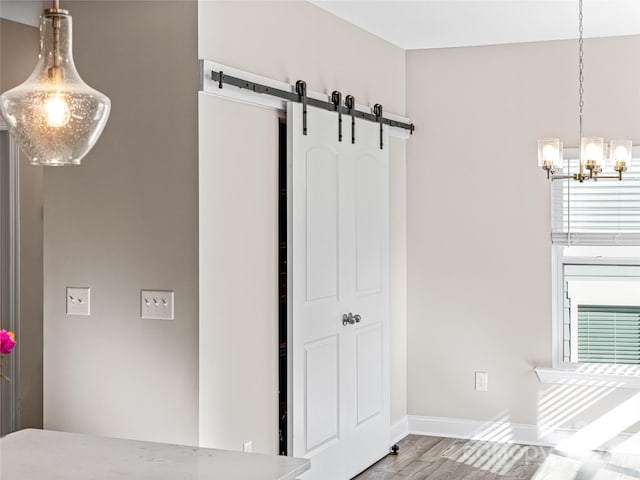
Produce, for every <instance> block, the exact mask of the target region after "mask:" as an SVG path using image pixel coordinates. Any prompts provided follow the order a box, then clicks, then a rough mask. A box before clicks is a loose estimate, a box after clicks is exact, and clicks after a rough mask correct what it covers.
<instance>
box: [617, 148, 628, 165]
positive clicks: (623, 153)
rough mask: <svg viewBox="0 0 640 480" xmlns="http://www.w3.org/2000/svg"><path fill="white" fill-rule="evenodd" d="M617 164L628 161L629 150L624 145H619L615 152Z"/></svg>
mask: <svg viewBox="0 0 640 480" xmlns="http://www.w3.org/2000/svg"><path fill="white" fill-rule="evenodd" d="M614 158H615V161H616V162H624V161H626V160H627V149H626V147H624V146H623V145H618V146H617V147H616V150H615V152H614Z"/></svg>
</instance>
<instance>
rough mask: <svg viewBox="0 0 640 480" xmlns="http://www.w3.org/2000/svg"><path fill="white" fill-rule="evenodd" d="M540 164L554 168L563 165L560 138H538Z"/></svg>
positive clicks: (540, 165)
mask: <svg viewBox="0 0 640 480" xmlns="http://www.w3.org/2000/svg"><path fill="white" fill-rule="evenodd" d="M538 166H539V167H545V168H547V169H553V170H557V169H559V168H561V167H562V142H561V141H560V139H559V138H541V139H540V140H538Z"/></svg>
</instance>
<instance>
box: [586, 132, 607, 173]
mask: <svg viewBox="0 0 640 480" xmlns="http://www.w3.org/2000/svg"><path fill="white" fill-rule="evenodd" d="M580 163H582V165H590V164H591V165H596V166H598V167H604V164H605V156H604V138H602V137H583V138H581V139H580Z"/></svg>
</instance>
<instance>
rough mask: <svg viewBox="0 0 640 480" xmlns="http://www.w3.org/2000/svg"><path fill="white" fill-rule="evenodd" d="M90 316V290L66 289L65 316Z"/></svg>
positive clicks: (86, 288) (83, 288)
mask: <svg viewBox="0 0 640 480" xmlns="http://www.w3.org/2000/svg"><path fill="white" fill-rule="evenodd" d="M90 314H91V289H90V288H89V287H67V315H90Z"/></svg>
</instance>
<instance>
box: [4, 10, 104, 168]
mask: <svg viewBox="0 0 640 480" xmlns="http://www.w3.org/2000/svg"><path fill="white" fill-rule="evenodd" d="M110 109H111V102H110V100H109V98H108V97H107V96H105V95H103V94H102V93H100V92H98V91H97V90H94V89H93V88H91V87H90V86H89V85H87V84H86V83H85V82H84V81H83V80H82V78H80V75H79V74H78V71H77V70H76V67H75V65H74V63H73V51H72V31H71V15H69V12H68V11H67V10H63V9H61V8H60V6H59V0H53V6H52V8H49V9H46V10H45V11H44V13H43V14H42V16H41V17H40V55H39V59H38V63H37V65H36V67H35V70H34V71H33V73H32V74H31V76H30V77H29V78H28V79H27V80H26V81H25V82H24V83H22V84H21V85H18V86H17V87H15V88H13V89H11V90H9V91H7V92H5V93H3V94H2V95H0V112H1V113H2V116H3V117H4V119H5V121H6V123H7V127H8V130H9V133H10V134H11V136H12V137H13V138H14V140H15V141H16V142H17V143H18V145H19V146H20V149H21V150H22V151H23V152H24V153H25V154H26V155H27V156H28V157H29V159H30V160H31V163H32V164H34V165H79V164H80V160H81V159H82V158H83V157H84V156H85V155H86V154H87V153H88V152H89V150H91V148H92V147H93V146H94V145H95V143H96V141H97V140H98V138H99V137H100V134H101V133H102V130H103V129H104V127H105V125H106V123H107V119H108V118H109V111H110Z"/></svg>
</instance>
